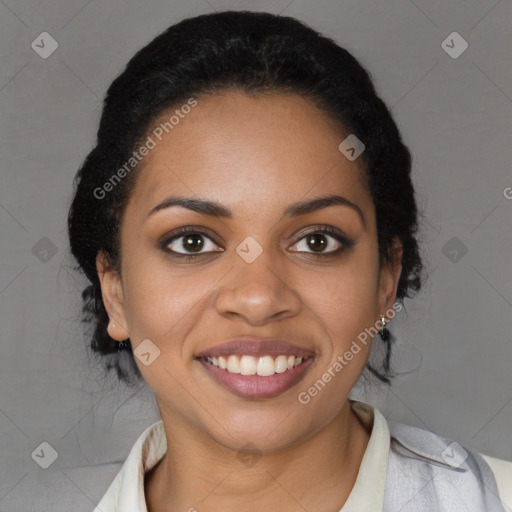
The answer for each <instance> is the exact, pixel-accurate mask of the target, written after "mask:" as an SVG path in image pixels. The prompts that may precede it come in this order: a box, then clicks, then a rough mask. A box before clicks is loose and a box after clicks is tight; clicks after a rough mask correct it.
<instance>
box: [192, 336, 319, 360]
mask: <svg viewBox="0 0 512 512" xmlns="http://www.w3.org/2000/svg"><path fill="white" fill-rule="evenodd" d="M231 354H236V355H248V356H254V357H260V356H266V355H269V356H279V355H287V356H296V357H302V358H306V357H311V356H314V355H315V354H314V352H312V351H311V350H307V349H305V348H301V347H298V346H297V345H294V344H293V343H290V342H289V341H286V340H282V339H277V338H238V339H233V340H229V341H225V342H223V343H220V344H218V345H215V346H214V347H210V348H208V349H206V350H203V351H202V352H199V353H198V354H197V355H196V357H197V358H201V357H219V356H229V355H231Z"/></svg>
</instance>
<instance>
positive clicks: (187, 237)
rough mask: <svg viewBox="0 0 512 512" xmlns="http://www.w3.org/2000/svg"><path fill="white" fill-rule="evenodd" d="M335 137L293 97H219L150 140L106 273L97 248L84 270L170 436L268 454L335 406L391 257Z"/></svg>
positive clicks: (375, 315) (352, 373) (378, 309)
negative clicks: (93, 265)
mask: <svg viewBox="0 0 512 512" xmlns="http://www.w3.org/2000/svg"><path fill="white" fill-rule="evenodd" d="M170 115H172V112H171V113H170V114H168V115H167V113H166V115H164V116H162V120H168V119H169V117H170ZM157 124H158V123H157ZM150 135H151V133H150ZM347 135H348V133H343V131H342V129H341V127H340V126H339V125H338V124H337V123H336V122H334V121H333V120H332V119H331V118H329V117H328V116H327V115H326V114H325V113H324V112H323V111H321V110H318V109H317V108H316V107H315V106H314V105H313V104H312V103H311V102H310V101H308V100H307V99H304V98H302V97H300V96H296V95H285V94H278V93H273V94H271V95H258V96H254V97H251V96H248V95H245V94H243V93H241V92H234V91H229V92H225V93H222V94H217V95H214V96H208V97H198V98H197V106H195V107H194V108H193V109H191V111H190V112H189V113H188V114H187V115H186V116H184V118H182V119H180V121H179V124H176V125H175V126H174V127H173V129H172V131H169V133H168V134H165V136H164V137H162V140H161V141H160V140H159V139H158V138H156V137H154V136H153V138H154V140H155V141H156V146H155V147H154V148H153V149H151V151H150V153H149V154H148V155H147V156H146V157H145V159H144V161H143V167H142V169H140V170H139V171H138V172H139V174H138V176H137V180H136V184H135V186H134V188H133V190H132V193H131V196H130V199H129V202H128V204H127V207H126V210H125V213H124V216H123V219H122V225H121V237H120V238H121V254H122V256H121V262H120V267H119V268H118V270H119V271H118V270H114V269H112V270H108V269H107V268H106V267H104V266H103V258H102V256H101V255H100V256H99V257H98V271H99V275H100V279H101V284H102V291H103V296H104V301H105V305H106V307H107V310H108V313H109V316H110V320H111V324H110V326H109V333H110V335H111V336H112V337H114V338H115V339H119V340H120V339H125V338H127V337H129V338H130V340H131V343H132V347H133V349H134V351H135V352H136V353H138V350H137V347H139V346H140V347H139V351H140V352H142V353H145V354H148V353H149V355H145V356H143V358H142V360H141V359H139V358H136V359H135V360H136V363H137V365H138V367H139V368H140V371H141V373H142V375H143V377H144V379H145V380H146V381H147V383H148V384H149V386H150V387H151V388H152V389H153V390H154V392H155V394H156V396H157V400H158V404H159V407H160V411H161V413H162V417H163V418H165V419H167V420H168V421H170V422H172V425H175V426H176V429H179V428H187V429H188V431H193V432H196V433H198V434H206V435H207V436H208V437H209V438H210V439H214V440H215V441H217V442H218V443H220V444H221V445H223V446H226V447H231V448H233V449H236V448H239V447H240V446H241V445H244V444H245V443H247V442H248V441H250V442H252V443H253V444H255V445H256V446H257V447H258V448H259V449H260V450H262V451H271V450H276V449H278V448H283V447H287V446H291V445H293V444H295V443H299V442H301V441H304V440H306V439H307V438H308V437H310V436H311V435H313V434H314V433H315V432H317V431H319V430H320V429H322V428H323V427H325V426H326V425H327V424H329V423H330V422H331V421H332V420H333V419H334V418H335V417H336V416H337V415H338V414H339V413H340V411H341V408H342V406H343V405H344V404H346V400H347V395H348V393H349V391H350V389H351V388H352V386H353V385H354V383H355V382H356V380H357V379H358V377H359V376H360V374H361V373H362V371H363V369H364V366H365V364H366V360H367V356H368V352H369V349H370V343H367V344H366V345H364V344H362V343H359V351H358V352H357V353H356V351H355V350H354V349H352V354H353V357H352V358H350V360H347V358H346V357H345V358H343V355H344V354H345V353H346V352H347V351H350V348H351V346H352V347H353V341H354V340H357V338H358V336H359V335H360V333H361V332H363V331H364V329H365V328H368V327H371V326H375V325H376V322H378V320H379V315H380V314H381V313H384V312H385V311H386V310H389V309H390V308H391V307H392V305H393V303H394V300H395V293H396V285H397V281H398V277H399V272H400V265H399V258H400V255H398V256H397V258H398V259H397V263H396V264H395V265H393V266H391V265H386V266H383V267H381V266H380V265H379V257H378V246H377V232H376V219H375V211H374V206H373V202H372V198H371V196H370V193H369V191H368V189H367V187H366V184H365V179H364V174H363V170H362V167H361V163H360V160H361V159H360V158H359V159H356V160H355V161H349V160H348V159H347V158H346V157H345V156H344V155H343V154H342V153H341V152H340V151H339V149H338V145H339V144H340V142H341V141H342V140H343V139H344V138H345V137H346V136H347ZM320 198H330V199H328V200H325V201H323V202H322V201H317V200H318V199H320ZM177 199H179V200H181V203H180V202H179V201H176V200H177ZM185 200H186V201H185ZM187 201H188V202H187ZM177 203H179V204H177ZM148 340H149V341H148ZM230 342H234V343H230ZM141 343H144V345H141ZM200 356H201V357H200ZM293 356H295V358H294V357H293ZM301 356H302V362H301V360H300V359H299V357H301ZM340 357H342V358H343V361H344V363H343V364H342V363H341V362H340ZM144 358H145V359H144ZM221 358H222V359H221ZM148 362H149V363H150V364H147V363H148ZM336 362H338V365H337V364H336ZM340 364H342V369H341V370H340V369H339V368H340V366H339V365H340ZM217 365H218V366H217ZM225 366H227V368H225ZM290 367H291V368H290ZM254 371H256V375H251V373H254ZM237 372H241V373H237ZM326 372H327V373H329V374H330V375H331V378H330V379H329V380H328V382H326V380H327V379H326V378H325V376H324V375H325V374H326ZM322 376H324V377H323V378H322ZM319 379H320V380H321V381H322V382H323V383H324V385H323V386H318V384H317V388H316V389H317V391H316V393H315V392H313V393H309V392H308V390H309V389H310V388H312V387H314V385H315V382H317V381H318V380H319ZM308 396H309V400H307V397H308ZM300 397H302V400H301V399H300ZM305 402H308V403H305ZM164 421H165V420H164Z"/></svg>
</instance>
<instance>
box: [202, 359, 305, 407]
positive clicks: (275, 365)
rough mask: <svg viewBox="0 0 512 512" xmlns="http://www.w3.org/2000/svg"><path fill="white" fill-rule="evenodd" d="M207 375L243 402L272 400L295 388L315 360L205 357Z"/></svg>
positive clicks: (204, 366)
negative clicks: (247, 400) (241, 398)
mask: <svg viewBox="0 0 512 512" xmlns="http://www.w3.org/2000/svg"><path fill="white" fill-rule="evenodd" d="M198 361H199V362H200V363H201V365H202V367H203V368H204V369H205V370H206V372H207V373H208V375H209V376H210V377H211V378H212V379H213V380H214V381H216V382H217V383H218V384H220V385H221V386H222V387H223V388H225V389H227V390H228V391H230V392H231V393H233V394H235V395H237V396H240V397H244V398H253V399H254V398H272V397H275V396H278V395H280V394H282V393H284V392H285V391H287V390H289V389H290V388H292V387H293V386H295V385H296V384H297V383H298V382H299V381H300V380H302V378H303V377H304V375H305V373H306V372H307V370H308V369H309V368H310V366H311V364H312V363H313V361H314V357H306V358H302V357H295V356H292V355H289V356H287V355H278V356H276V357H273V356H270V355H266V356H259V357H254V356H249V355H242V356H238V355H235V354H232V355H229V356H219V357H202V358H199V359H198Z"/></svg>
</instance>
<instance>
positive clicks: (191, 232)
mask: <svg viewBox="0 0 512 512" xmlns="http://www.w3.org/2000/svg"><path fill="white" fill-rule="evenodd" d="M161 246H162V249H164V250H165V251H167V252H170V253H172V254H173V255H175V256H192V257H193V256H196V255H197V256H200V255H202V254H207V253H211V252H221V251H223V250H224V249H222V248H219V246H218V245H217V244H216V243H215V242H214V241H213V240H212V238H211V236H210V235H209V234H208V233H206V232H205V231H202V230H200V229H192V228H190V227H184V228H180V229H178V230H176V231H174V232H173V233H172V234H171V235H170V236H166V238H165V240H163V241H162V242H161Z"/></svg>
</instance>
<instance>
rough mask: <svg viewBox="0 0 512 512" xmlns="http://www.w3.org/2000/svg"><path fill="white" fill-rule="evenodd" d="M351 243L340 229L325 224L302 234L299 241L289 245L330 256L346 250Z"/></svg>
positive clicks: (296, 249)
mask: <svg viewBox="0 0 512 512" xmlns="http://www.w3.org/2000/svg"><path fill="white" fill-rule="evenodd" d="M353 245H354V241H353V240H351V239H350V238H348V237H346V236H344V235H343V234H342V233H341V231H339V230H338V229H336V228H334V227H332V226H325V227H322V228H320V229H318V228H317V229H315V230H313V231H309V232H308V233H306V234H304V235H302V236H301V237H300V239H299V241H298V242H296V243H295V244H294V245H293V246H292V247H291V250H293V251H297V252H306V253H309V254H317V255H319V256H321V255H326V256H327V255H328V256H331V255H333V254H337V253H340V252H342V251H344V250H347V249H349V248H350V247H352V246H353ZM308 249H310V250H308Z"/></svg>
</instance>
